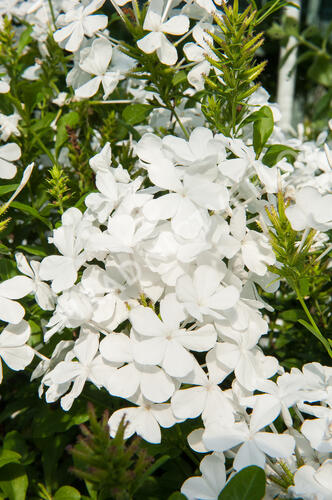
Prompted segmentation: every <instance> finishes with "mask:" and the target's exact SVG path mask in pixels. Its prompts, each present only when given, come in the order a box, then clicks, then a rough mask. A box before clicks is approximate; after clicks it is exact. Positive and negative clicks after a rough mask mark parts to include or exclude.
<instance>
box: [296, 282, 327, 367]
mask: <svg viewBox="0 0 332 500" xmlns="http://www.w3.org/2000/svg"><path fill="white" fill-rule="evenodd" d="M294 290H295V292H296V296H297V298H298V300H299V302H300V304H301V306H302V308H303V310H304V312H305V313H306V315H307V318H308V319H309V321H310V323H311V326H312V328H313V330H314V331H315V332H316V337H317V338H318V339H319V340H320V341H321V343H322V344H323V346H324V347H325V349H326V350H327V352H328V354H329V356H330V357H331V358H332V349H331V347H330V345H329V343H328V341H327V340H326V338H325V337H324V336H323V335H322V333H321V331H320V329H319V328H318V326H317V325H316V323H315V320H314V318H313V317H312V316H311V313H310V311H309V309H308V308H307V306H306V303H305V302H304V300H303V297H302V295H301V293H300V290H299V289H298V288H297V287H296V286H295V287H294Z"/></svg>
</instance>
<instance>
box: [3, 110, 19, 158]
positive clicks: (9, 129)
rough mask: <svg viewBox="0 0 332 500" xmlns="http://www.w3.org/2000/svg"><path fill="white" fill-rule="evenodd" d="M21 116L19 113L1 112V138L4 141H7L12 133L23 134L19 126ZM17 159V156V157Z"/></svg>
mask: <svg viewBox="0 0 332 500" xmlns="http://www.w3.org/2000/svg"><path fill="white" fill-rule="evenodd" d="M20 120H21V117H20V115H19V114H18V113H13V114H12V115H3V114H2V113H0V134H1V135H0V139H1V140H2V141H7V139H8V137H9V136H10V135H12V134H13V135H16V136H19V135H21V132H20V131H19V129H18V128H17V125H18V122H19V121H20ZM16 159H17V158H16Z"/></svg>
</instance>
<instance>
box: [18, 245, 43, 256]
mask: <svg viewBox="0 0 332 500" xmlns="http://www.w3.org/2000/svg"><path fill="white" fill-rule="evenodd" d="M16 250H23V252H26V253H30V254H31V255H38V257H46V255H47V253H46V252H45V250H43V249H42V247H30V246H29V245H18V246H17V247H16Z"/></svg>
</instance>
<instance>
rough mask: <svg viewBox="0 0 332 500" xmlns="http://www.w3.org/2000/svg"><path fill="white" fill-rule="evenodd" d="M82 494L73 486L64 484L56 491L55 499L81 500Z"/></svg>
mask: <svg viewBox="0 0 332 500" xmlns="http://www.w3.org/2000/svg"><path fill="white" fill-rule="evenodd" d="M80 498H81V494H80V492H79V491H78V490H77V489H76V488H73V487H72V486H62V487H61V488H59V489H58V491H57V492H56V493H55V495H54V497H53V500H80Z"/></svg>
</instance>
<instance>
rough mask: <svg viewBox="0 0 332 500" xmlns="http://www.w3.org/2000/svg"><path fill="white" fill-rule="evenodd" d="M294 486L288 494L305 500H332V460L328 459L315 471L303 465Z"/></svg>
mask: <svg viewBox="0 0 332 500" xmlns="http://www.w3.org/2000/svg"><path fill="white" fill-rule="evenodd" d="M294 484H295V485H294V486H290V487H289V488H288V493H290V494H292V496H293V497H294V498H302V499H303V500H331V498H332V496H331V495H332V494H331V492H332V460H331V459H328V460H325V462H324V463H323V464H322V465H321V466H320V467H319V468H318V469H317V470H315V469H314V468H313V467H311V466H310V465H303V466H302V467H300V468H299V469H298V470H297V471H296V472H295V474H294Z"/></svg>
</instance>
